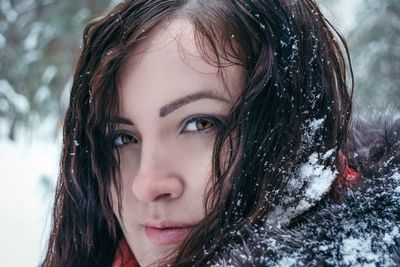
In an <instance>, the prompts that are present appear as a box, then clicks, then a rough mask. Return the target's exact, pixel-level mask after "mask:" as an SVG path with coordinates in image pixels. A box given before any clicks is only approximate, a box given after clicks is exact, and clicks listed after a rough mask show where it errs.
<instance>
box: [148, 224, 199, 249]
mask: <svg viewBox="0 0 400 267" xmlns="http://www.w3.org/2000/svg"><path fill="white" fill-rule="evenodd" d="M193 227H194V226H193V225H190V224H185V223H180V222H170V221H163V222H148V223H146V224H145V234H146V237H147V238H148V239H149V240H150V241H151V242H152V243H154V244H157V245H167V244H176V243H180V242H182V240H183V239H185V238H186V236H187V235H188V234H189V233H190V231H191V230H192V229H193Z"/></svg>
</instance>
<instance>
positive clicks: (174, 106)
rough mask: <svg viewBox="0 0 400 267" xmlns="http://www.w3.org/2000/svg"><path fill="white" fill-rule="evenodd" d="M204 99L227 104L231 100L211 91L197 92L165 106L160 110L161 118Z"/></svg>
mask: <svg viewBox="0 0 400 267" xmlns="http://www.w3.org/2000/svg"><path fill="white" fill-rule="evenodd" d="M203 98H209V99H215V100H218V101H222V102H227V103H229V102H230V101H229V100H227V99H225V98H223V97H221V96H219V95H217V94H216V93H214V92H213V91H211V90H208V91H200V92H197V93H194V94H190V95H187V96H183V97H181V98H178V99H177V100H174V101H172V102H171V103H169V104H167V105H165V106H163V107H162V108H160V117H161V118H163V117H165V116H167V115H168V114H170V113H171V112H173V111H174V110H176V109H178V108H180V107H182V106H184V105H186V104H189V103H191V102H193V101H196V100H199V99H203Z"/></svg>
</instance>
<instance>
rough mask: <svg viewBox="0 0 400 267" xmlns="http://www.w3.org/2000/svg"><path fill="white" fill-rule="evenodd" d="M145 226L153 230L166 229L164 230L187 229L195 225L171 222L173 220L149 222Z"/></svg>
mask: <svg viewBox="0 0 400 267" xmlns="http://www.w3.org/2000/svg"><path fill="white" fill-rule="evenodd" d="M145 226H146V227H152V228H159V229H164V228H187V227H193V224H190V223H185V222H177V221H171V220H164V221H147V222H146V223H145Z"/></svg>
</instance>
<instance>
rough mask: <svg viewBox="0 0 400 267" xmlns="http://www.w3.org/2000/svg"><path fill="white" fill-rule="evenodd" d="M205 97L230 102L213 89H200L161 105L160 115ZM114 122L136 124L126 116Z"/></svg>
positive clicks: (115, 118)
mask: <svg viewBox="0 0 400 267" xmlns="http://www.w3.org/2000/svg"><path fill="white" fill-rule="evenodd" d="M204 98H208V99H215V100H218V101H222V102H227V103H229V100H227V99H225V98H223V97H221V96H219V95H217V94H216V93H214V92H213V91H200V92H197V93H194V94H190V95H187V96H183V97H181V98H178V99H176V100H174V101H172V102H171V103H169V104H166V105H165V106H163V107H161V108H160V117H161V118H163V117H165V116H167V115H168V114H170V113H171V112H173V111H174V110H176V109H178V108H180V107H182V106H183V105H186V104H189V103H191V102H193V101H196V100H199V99H204ZM112 122H113V123H117V124H127V125H132V126H133V125H134V123H133V122H132V121H131V120H130V119H127V118H124V117H118V116H116V117H113V118H112Z"/></svg>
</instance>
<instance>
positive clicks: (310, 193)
mask: <svg viewBox="0 0 400 267" xmlns="http://www.w3.org/2000/svg"><path fill="white" fill-rule="evenodd" d="M351 129H352V131H351V133H350V136H349V144H348V149H349V159H348V161H349V165H350V166H351V167H353V168H354V169H356V170H357V171H358V172H359V173H360V174H361V176H362V178H361V181H360V182H359V183H358V184H357V186H356V187H355V188H353V190H350V189H349V190H347V191H345V192H342V193H341V201H340V202H337V201H336V202H335V201H333V200H332V199H331V198H330V197H328V193H329V192H330V189H331V186H332V183H333V182H334V180H335V179H332V177H334V176H333V175H332V171H331V170H327V169H325V168H323V167H318V166H317V167H315V165H314V163H315V158H313V156H311V157H310V158H309V160H308V162H307V163H306V164H305V165H304V167H301V170H300V173H303V175H302V176H301V177H302V178H300V181H301V180H302V179H303V180H304V181H307V187H306V188H305V189H304V187H298V188H301V189H302V190H301V191H300V190H299V191H296V185H293V188H294V189H293V190H294V193H295V196H296V197H295V198H293V197H291V199H290V200H287V201H286V200H284V201H283V204H282V206H280V207H278V208H277V209H276V210H275V211H274V212H273V213H272V215H271V217H268V218H267V219H266V222H265V224H264V225H263V227H258V228H252V229H248V230H247V232H248V234H247V235H243V237H242V238H240V240H241V242H240V244H236V243H235V244H227V245H226V247H225V249H224V251H223V252H222V253H221V254H220V255H218V256H217V259H215V261H214V262H213V266H318V265H319V266H366V265H368V266H400V116H398V117H395V116H394V115H393V114H390V115H387V116H374V118H372V119H369V120H366V119H363V118H357V119H354V121H353V123H352V128H351ZM321 156H322V157H324V156H326V157H327V156H329V155H321ZM310 173H311V174H310ZM307 174H308V175H307ZM336 174H337V173H336ZM244 236H246V237H244Z"/></svg>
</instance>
